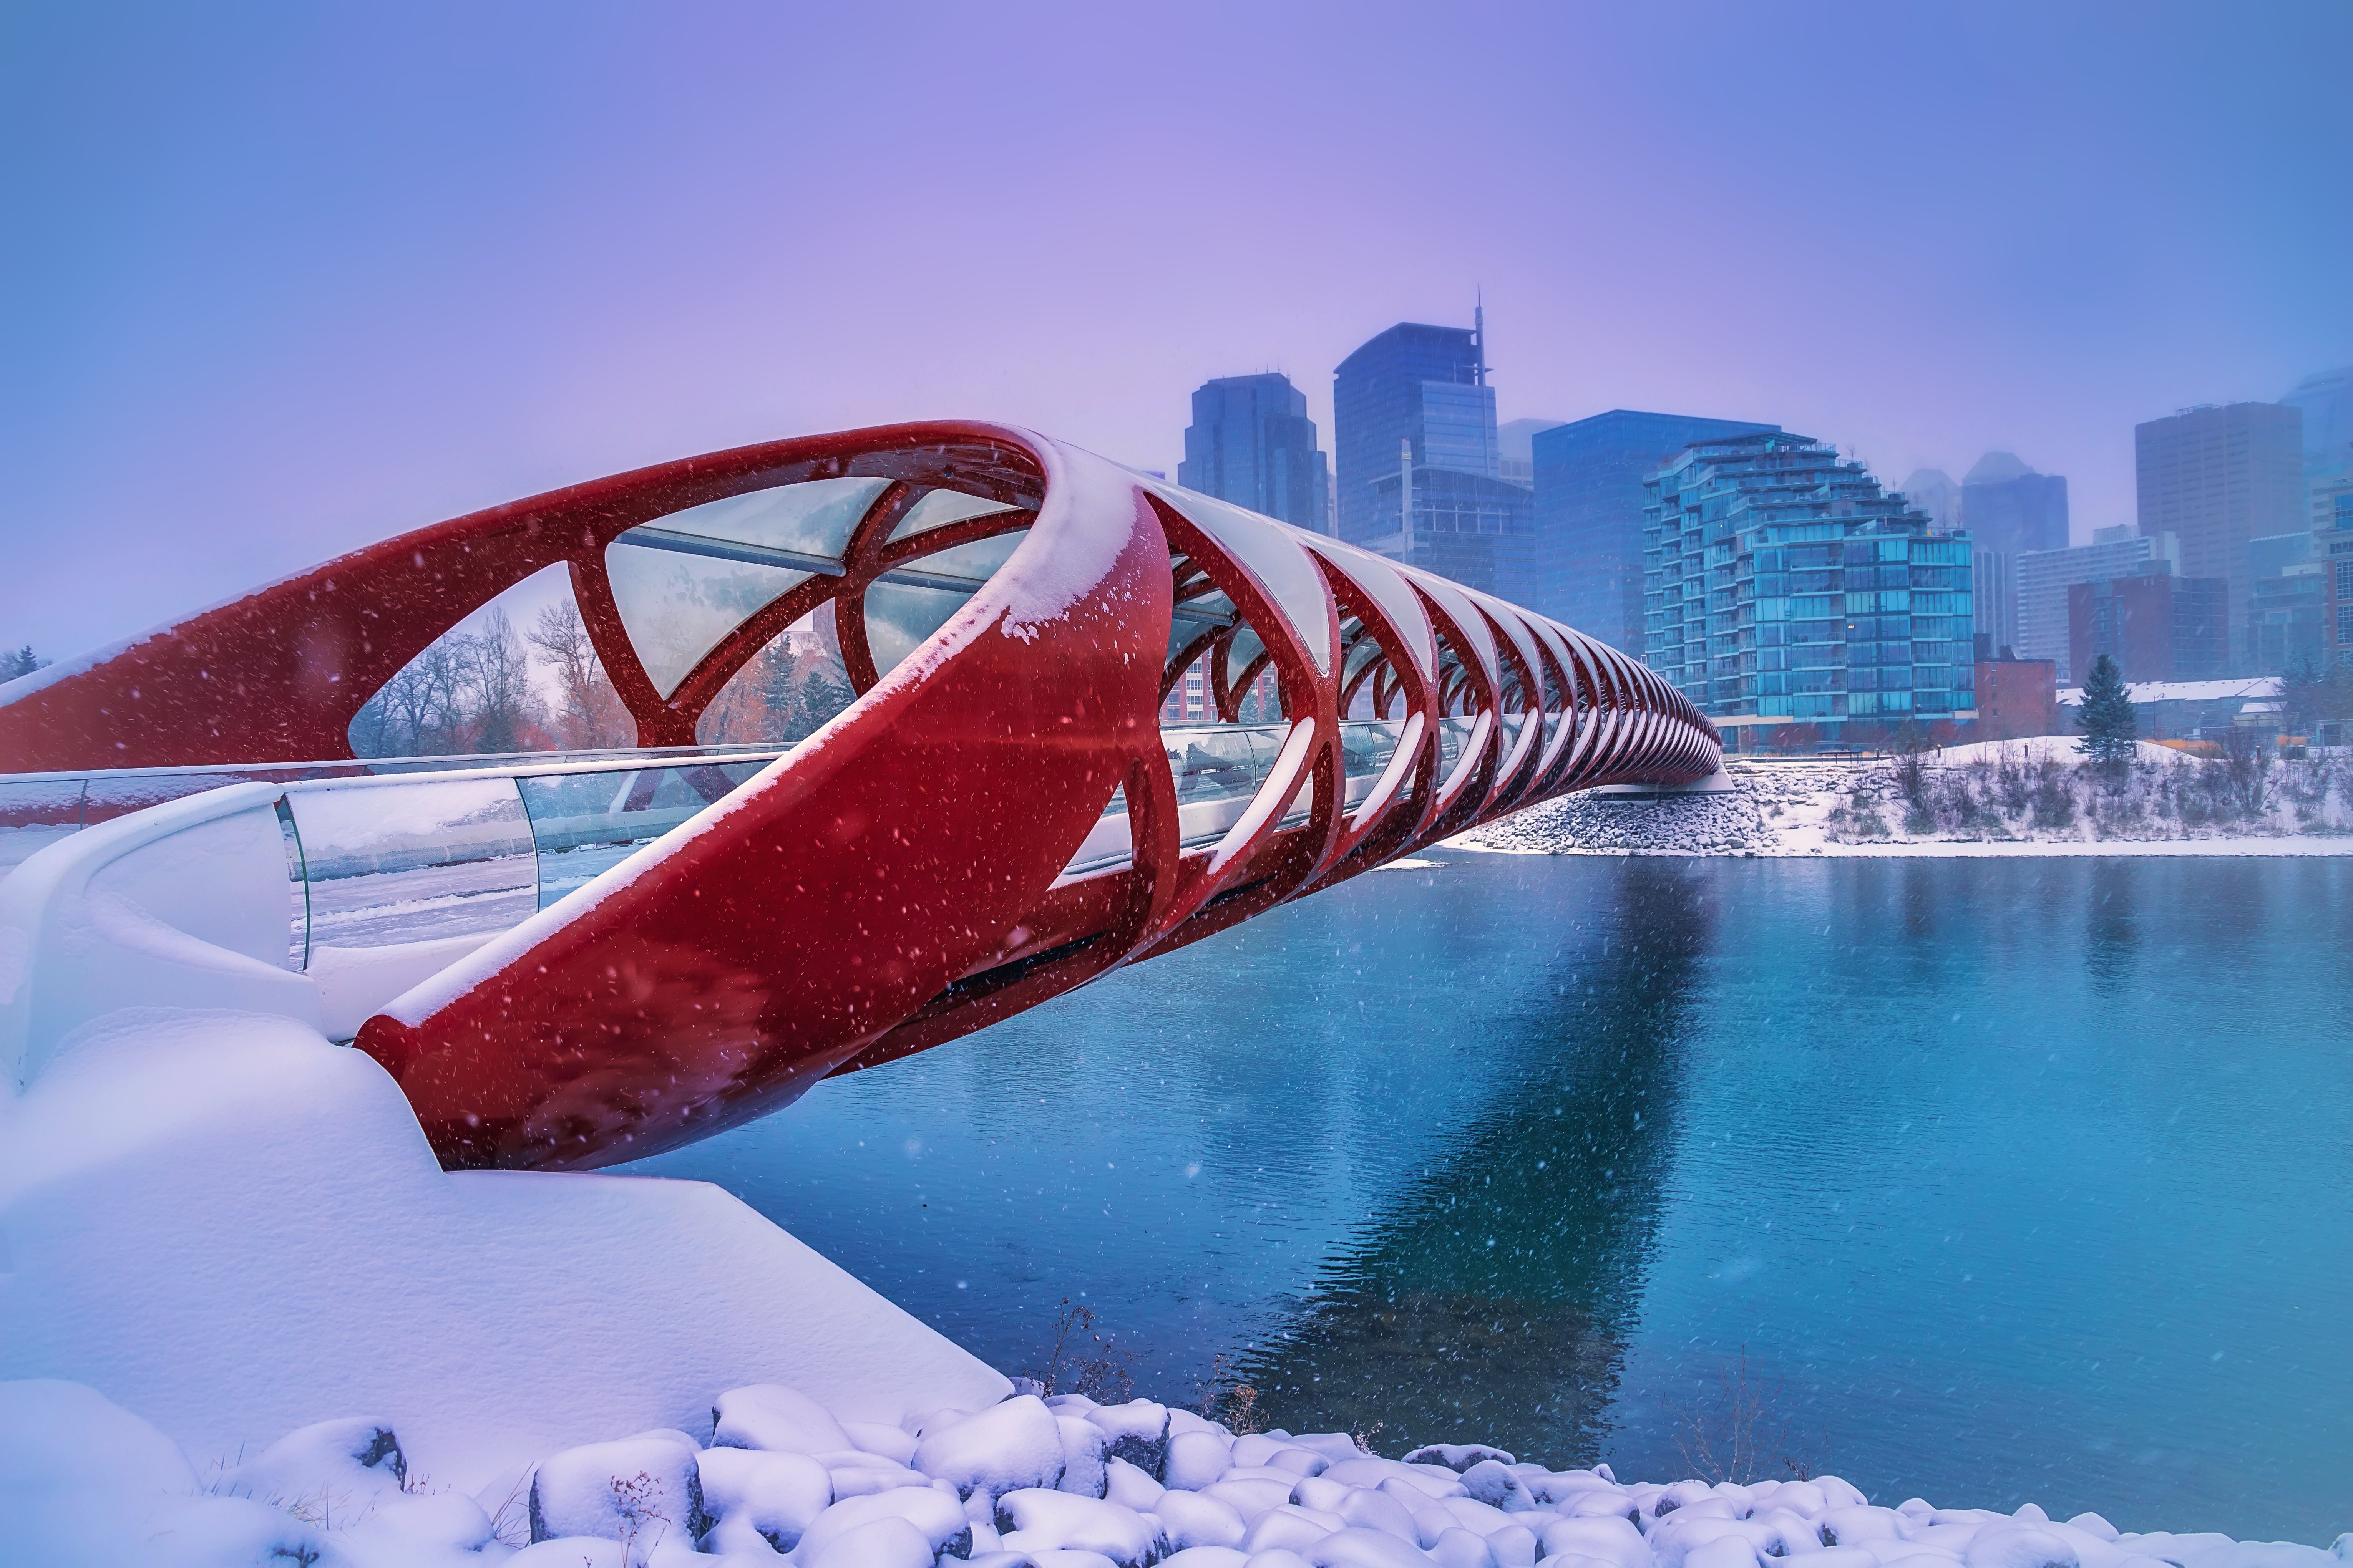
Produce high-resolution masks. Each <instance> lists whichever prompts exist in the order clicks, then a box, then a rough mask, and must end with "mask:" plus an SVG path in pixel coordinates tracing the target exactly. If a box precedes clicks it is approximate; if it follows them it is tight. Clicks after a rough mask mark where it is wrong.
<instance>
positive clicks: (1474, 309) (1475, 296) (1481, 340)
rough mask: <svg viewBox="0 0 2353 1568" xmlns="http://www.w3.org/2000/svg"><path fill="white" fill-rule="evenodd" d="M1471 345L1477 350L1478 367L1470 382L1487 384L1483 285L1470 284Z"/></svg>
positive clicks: (1479, 384)
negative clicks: (1474, 378) (1475, 378)
mask: <svg viewBox="0 0 2353 1568" xmlns="http://www.w3.org/2000/svg"><path fill="white" fill-rule="evenodd" d="M1471 299H1472V305H1471V346H1472V348H1474V349H1477V350H1478V351H1479V368H1478V369H1477V370H1476V371H1475V372H1473V373H1472V374H1474V375H1476V376H1477V378H1478V379H1477V380H1475V381H1473V382H1472V385H1473V386H1484V385H1486V384H1487V290H1486V289H1485V287H1484V286H1483V285H1479V284H1473V285H1472V295H1471Z"/></svg>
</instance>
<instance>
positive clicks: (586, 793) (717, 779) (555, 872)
mask: <svg viewBox="0 0 2353 1568" xmlns="http://www.w3.org/2000/svg"><path fill="white" fill-rule="evenodd" d="M771 760H773V759H771V758H767V757H754V758H747V759H744V760H743V761H739V762H724V763H688V764H685V765H683V766H679V767H667V768H630V769H627V770H625V771H619V772H604V771H600V772H596V773H550V774H543V775H541V776H539V777H536V778H522V779H518V780H516V781H515V782H516V784H517V787H518V788H519V790H520V791H521V793H522V803H523V808H524V810H525V811H526V812H527V813H529V815H530V818H531V836H532V842H533V847H535V849H536V851H537V853H538V857H539V902H538V907H539V908H540V909H545V908H547V906H548V905H550V904H552V903H554V901H555V900H558V899H560V898H562V897H563V896H564V895H565V894H566V893H568V892H570V891H572V890H573V889H575V888H577V887H580V886H582V885H583V884H585V883H586V882H587V881H588V880H589V879H591V878H593V877H596V876H597V875H599V874H600V873H602V872H605V871H607V870H610V869H611V868H613V867H615V866H617V865H619V864H620V863H621V862H622V861H623V860H625V859H627V858H628V857H629V856H630V855H632V854H634V853H636V852H637V851H638V849H641V848H643V847H645V846H647V845H649V844H650V843H652V842H653V841H654V840H655V839H657V838H659V837H662V835H664V834H666V833H668V832H670V829H672V828H674V827H677V826H681V824H683V823H684V822H685V821H686V819H687V818H688V817H690V816H693V815H694V814H695V813H696V812H699V811H701V810H702V808H703V807H704V806H706V805H712V804H714V803H716V802H718V801H721V800H723V799H725V798H726V797H727V795H729V794H731V793H732V792H733V791H734V790H735V789H737V788H739V787H741V786H742V785H743V784H744V783H745V782H747V781H748V780H749V779H750V778H751V777H752V775H753V774H754V773H758V772H759V771H760V770H761V769H762V768H765V767H766V766H767V765H768V763H769V762H770V761H771Z"/></svg>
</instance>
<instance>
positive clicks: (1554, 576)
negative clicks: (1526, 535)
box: [1518, 408, 1780, 658]
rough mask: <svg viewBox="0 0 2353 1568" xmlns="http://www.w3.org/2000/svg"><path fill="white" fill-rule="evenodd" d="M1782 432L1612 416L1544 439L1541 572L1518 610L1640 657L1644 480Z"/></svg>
mask: <svg viewBox="0 0 2353 1568" xmlns="http://www.w3.org/2000/svg"><path fill="white" fill-rule="evenodd" d="M1779 428H1780V426H1778V425H1757V424H1752V423H1748V422H1746V421H1743V420H1738V419H1703V418H1700V417H1698V416H1694V415H1687V414H1644V413H1641V412H1639V411H1637V410H1635V409H1631V408H1613V409H1611V410H1610V411H1609V413H1607V414H1597V415H1595V416H1593V417H1591V418H1590V419H1579V420H1577V421H1575V422H1573V423H1571V424H1567V425H1556V426H1553V427H1552V428H1551V429H1549V430H1539V431H1537V432H1536V433H1535V441H1534V450H1535V578H1534V581H1533V585H1532V586H1531V587H1530V589H1529V590H1528V592H1527V595H1526V597H1525V598H1523V599H1521V600H1519V601H1518V602H1519V603H1521V604H1524V605H1527V606H1528V608H1530V609H1532V610H1539V611H1542V612H1543V613H1544V614H1546V615H1547V616H1552V617H1553V618H1554V619H1555V620H1557V621H1566V622H1567V623H1568V624H1569V625H1570V626H1575V627H1576V628H1577V630H1579V631H1581V632H1584V633H1586V634H1587V635H1588V636H1591V637H1599V638H1600V639H1601V640H1602V641H1603V642H1606V643H1608V644H1609V645H1610V646H1611V647H1616V648H1620V649H1623V650H1624V651H1625V652H1627V653H1630V654H1632V655H1634V656H1635V657H1637V658H1640V657H1641V653H1642V647H1643V643H1642V504H1643V493H1642V480H1643V479H1645V478H1646V477H1647V476H1649V475H1651V474H1653V473H1655V472H1657V471H1658V470H1659V469H1660V468H1664V467H1665V466H1666V465H1667V464H1668V463H1669V462H1670V461H1672V459H1673V458H1674V456H1675V455H1676V454H1677V453H1679V452H1681V451H1682V450H1683V448H1684V447H1687V446H1689V445H1690V444H1691V443H1692V442H1694V441H1711V440H1717V439H1720V438H1722V437H1726V436H1744V435H1748V434H1750V433H1752V432H1756V431H1764V430H1778V429H1779Z"/></svg>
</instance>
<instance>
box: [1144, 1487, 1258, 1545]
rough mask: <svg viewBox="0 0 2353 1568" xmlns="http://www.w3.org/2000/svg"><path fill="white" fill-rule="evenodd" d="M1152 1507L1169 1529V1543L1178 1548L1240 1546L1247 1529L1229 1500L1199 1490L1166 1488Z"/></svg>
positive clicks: (1163, 1526) (1165, 1528) (1163, 1527)
mask: <svg viewBox="0 0 2353 1568" xmlns="http://www.w3.org/2000/svg"><path fill="white" fill-rule="evenodd" d="M1152 1511H1153V1512H1154V1513H1155V1514H1156V1515H1157V1516H1158V1517H1159V1520H1160V1524H1161V1528H1162V1529H1164V1530H1166V1531H1167V1532H1168V1541H1169V1543H1170V1544H1171V1545H1173V1546H1176V1547H1178V1548H1184V1547H1188V1546H1240V1544H1241V1543H1242V1537H1243V1536H1244V1535H1246V1534H1248V1533H1249V1528H1248V1527H1247V1526H1246V1525H1245V1524H1244V1523H1243V1522H1242V1516H1241V1515H1240V1514H1239V1513H1237V1512H1235V1511H1234V1510H1233V1506H1232V1505H1231V1504H1229V1503H1227V1502H1224V1501H1222V1500H1219V1499H1217V1498H1213V1497H1205V1496H1203V1495H1202V1494H1201V1493H1199V1492H1184V1491H1171V1492H1165V1493H1163V1494H1162V1495H1161V1499H1160V1503H1159V1506H1158V1507H1157V1508H1155V1509H1154V1510H1152Z"/></svg>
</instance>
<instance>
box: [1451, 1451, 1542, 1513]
mask: <svg viewBox="0 0 2353 1568" xmlns="http://www.w3.org/2000/svg"><path fill="white" fill-rule="evenodd" d="M1511 1462H1512V1461H1511V1460H1510V1459H1508V1458H1504V1459H1481V1460H1479V1461H1477V1462H1476V1463H1474V1464H1472V1465H1470V1466H1468V1467H1460V1468H1461V1470H1462V1489H1463V1490H1464V1491H1466V1492H1468V1493H1470V1495H1471V1496H1472V1497H1473V1498H1475V1499H1477V1500H1479V1501H1481V1502H1483V1503H1485V1504H1487V1505H1488V1506H1489V1507H1491V1508H1500V1509H1503V1510H1505V1511H1507V1512H1516V1511H1518V1510H1525V1509H1527V1508H1531V1507H1534V1506H1535V1502H1534V1500H1533V1499H1531V1498H1530V1497H1529V1496H1528V1491H1527V1489H1526V1488H1525V1487H1524V1486H1522V1485H1521V1484H1520V1478H1519V1477H1517V1476H1515V1475H1514V1474H1513V1473H1512V1472H1511V1471H1510V1470H1508V1469H1506V1468H1504V1467H1505V1466H1506V1465H1508V1464H1510V1463H1511ZM1450 1468H1457V1467H1450Z"/></svg>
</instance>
